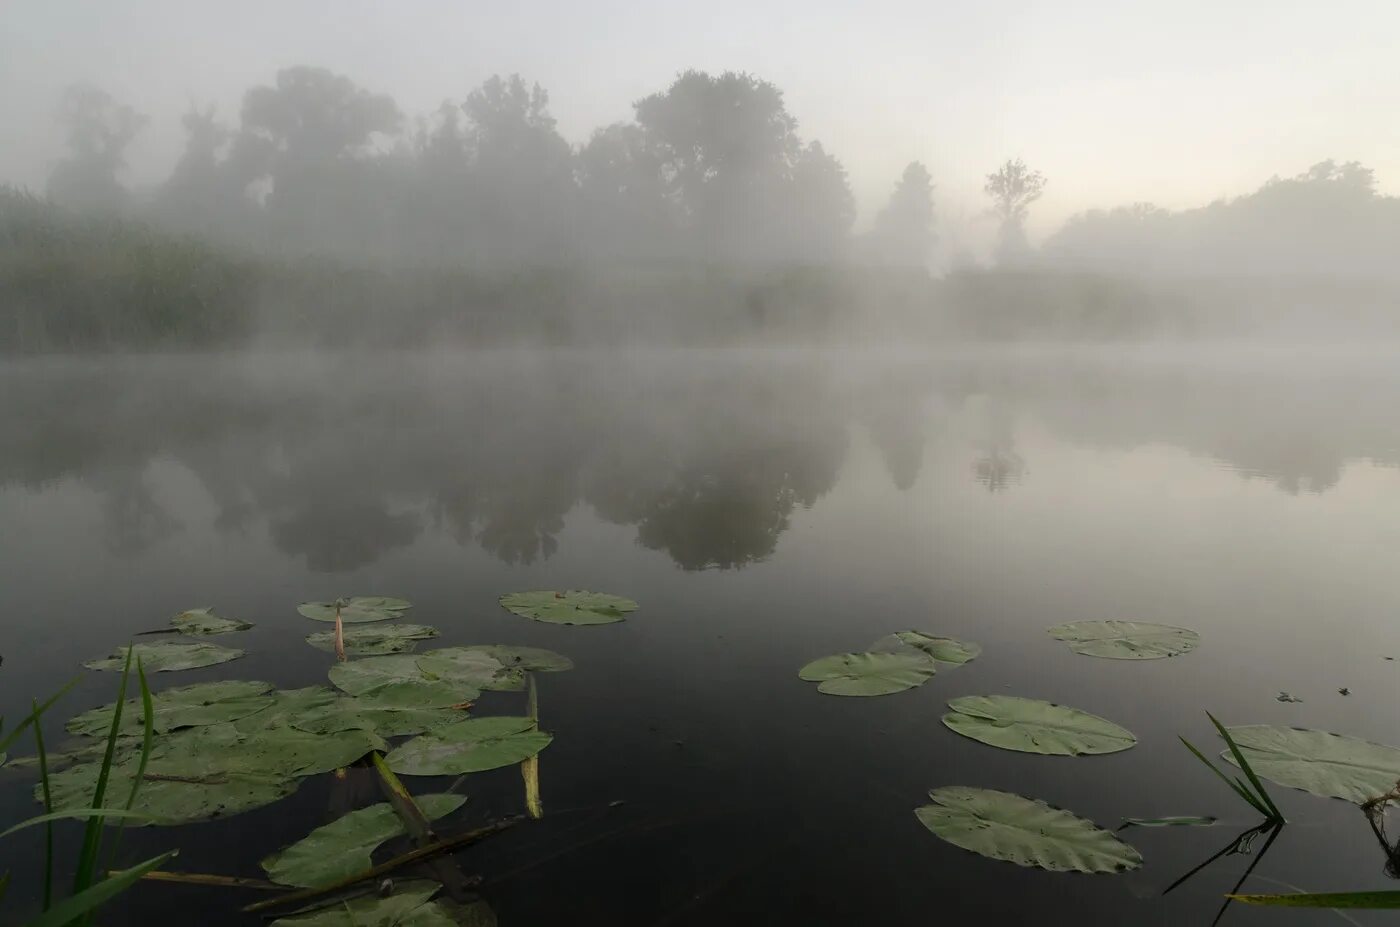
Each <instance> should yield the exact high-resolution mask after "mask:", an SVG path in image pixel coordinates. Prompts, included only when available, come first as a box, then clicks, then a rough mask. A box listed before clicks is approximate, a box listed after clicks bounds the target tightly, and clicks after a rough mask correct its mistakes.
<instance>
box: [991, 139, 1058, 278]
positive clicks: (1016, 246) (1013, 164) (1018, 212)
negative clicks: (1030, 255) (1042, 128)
mask: <svg viewBox="0 0 1400 927" xmlns="http://www.w3.org/2000/svg"><path fill="white" fill-rule="evenodd" d="M982 189H983V192H985V193H986V194H987V195H988V196H990V197H991V198H992V214H993V215H995V216H996V217H997V220H998V221H999V222H1000V228H999V230H998V235H999V240H998V244H997V260H998V261H999V262H1001V263H1012V262H1015V261H1018V260H1020V259H1021V258H1022V257H1024V256H1025V254H1026V253H1027V252H1028V251H1029V250H1030V246H1029V245H1028V244H1027V242H1026V228H1025V223H1026V215H1027V213H1028V212H1029V211H1030V205H1031V203H1034V202H1035V201H1036V200H1038V199H1040V195H1041V194H1042V193H1044V192H1045V175H1043V174H1041V173H1040V171H1033V170H1031V169H1030V168H1028V167H1026V163H1025V162H1024V161H1022V160H1021V159H1020V158H1016V159H1014V160H1010V161H1007V162H1006V163H1005V164H1003V165H1002V166H1001V167H1000V168H998V169H997V170H996V171H995V172H993V173H991V174H988V175H987V184H986V186H984V187H983V188H982Z"/></svg>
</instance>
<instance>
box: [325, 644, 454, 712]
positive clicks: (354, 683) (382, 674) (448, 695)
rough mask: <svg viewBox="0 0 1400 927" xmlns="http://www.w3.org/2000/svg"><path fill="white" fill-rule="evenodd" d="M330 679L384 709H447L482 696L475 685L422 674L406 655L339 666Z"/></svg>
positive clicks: (332, 669)
mask: <svg viewBox="0 0 1400 927" xmlns="http://www.w3.org/2000/svg"><path fill="white" fill-rule="evenodd" d="M330 678H331V682H332V683H334V684H335V686H336V688H338V689H340V690H341V691H342V692H346V693H348V694H350V695H355V696H360V697H364V698H372V699H374V700H375V701H376V702H378V703H379V704H380V705H381V706H382V707H384V708H450V707H451V706H453V705H458V704H461V703H462V702H469V701H471V700H472V699H475V698H479V697H480V696H481V690H480V687H478V686H473V685H470V684H468V683H464V682H462V681H461V680H460V679H442V678H439V677H436V676H430V675H428V674H426V673H424V672H423V671H422V670H421V669H419V667H418V658H416V657H412V656H408V655H406V654H403V655H397V656H388V657H365V658H363V659H360V660H351V661H350V662H348V663H338V664H336V665H335V666H333V667H331V671H330Z"/></svg>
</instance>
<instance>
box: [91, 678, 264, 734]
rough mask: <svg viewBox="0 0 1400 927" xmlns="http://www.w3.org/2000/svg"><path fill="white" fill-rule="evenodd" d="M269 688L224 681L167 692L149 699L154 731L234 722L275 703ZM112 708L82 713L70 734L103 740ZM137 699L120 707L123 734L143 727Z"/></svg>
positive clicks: (108, 729) (237, 681) (108, 725)
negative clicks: (101, 738)
mask: <svg viewBox="0 0 1400 927" xmlns="http://www.w3.org/2000/svg"><path fill="white" fill-rule="evenodd" d="M271 691H272V684H271V683H268V682H251V681H240V680H227V681H220V682H200V683H195V684H194V685H192V686H180V687H178V688H174V689H166V690H165V691H163V692H158V693H156V694H155V695H153V696H152V697H151V710H152V719H153V722H154V723H153V727H154V729H155V731H156V733H158V734H164V733H166V732H168V731H173V730H176V729H177V728H182V727H199V726H201V725H205V724H217V723H219V722H221V721H237V720H238V719H240V718H246V717H248V716H249V715H253V714H257V713H258V712H260V711H264V710H265V709H267V708H268V707H270V706H272V705H273V704H275V703H276V699H275V698H274V697H273V696H272V695H270V694H269V693H270V692H271ZM115 708H116V706H115V705H103V706H102V707H101V708H94V709H92V710H91V711H85V712H83V713H82V714H80V715H78V716H77V717H75V718H73V719H71V720H70V721H69V722H68V725H67V728H68V731H69V732H70V733H73V734H83V735H87V736H95V737H105V736H106V734H107V732H108V731H110V730H111V728H112V713H113V711H114V710H115ZM144 714H145V711H144V708H143V707H142V704H141V700H140V699H128V700H127V702H126V704H125V705H124V706H123V707H122V730H123V731H125V732H127V733H135V732H136V731H139V730H141V728H142V727H144V725H145V720H144Z"/></svg>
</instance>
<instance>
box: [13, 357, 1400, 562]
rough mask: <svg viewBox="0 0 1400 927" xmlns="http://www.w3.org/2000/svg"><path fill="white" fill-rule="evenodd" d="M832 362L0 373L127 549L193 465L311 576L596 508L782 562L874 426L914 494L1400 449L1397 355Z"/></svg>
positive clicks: (19, 471) (1246, 469)
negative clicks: (1044, 473)
mask: <svg viewBox="0 0 1400 927" xmlns="http://www.w3.org/2000/svg"><path fill="white" fill-rule="evenodd" d="M830 360H831V359H830V358H827V359H826V361H820V360H818V359H813V358H806V359H793V358H787V359H775V358H773V357H763V356H759V355H752V356H748V357H721V356H712V357H709V358H695V357H671V358H660V359H657V358H653V359H651V360H646V359H642V360H638V359H635V358H634V359H629V360H625V361H623V360H618V359H611V360H605V359H601V358H599V357H596V356H595V357H592V358H589V357H568V356H564V357H560V358H545V357H544V356H542V355H541V356H530V355H518V356H507V355H501V356H492V357H487V356H482V357H474V358H470V359H461V358H458V359H443V358H438V359H436V360H434V359H430V358H415V357H414V356H412V355H404V356H400V357H397V358H392V359H390V360H388V361H378V362H376V364H374V365H371V364H368V363H367V362H365V360H364V359H349V358H338V359H327V358H318V359H312V360H310V361H307V360H305V359H283V360H271V361H262V360H259V361H251V360H248V359H242V360H239V359H197V358H177V359H163V360H149V361H142V362H139V363H136V362H120V363H107V364H102V365H95V364H91V363H72V364H68V363H55V362H50V363H41V364H33V365H28V364H18V365H14V366H13V367H12V368H11V369H9V370H7V371H6V372H5V373H4V375H3V377H4V382H3V384H0V385H2V386H3V387H4V390H3V400H0V486H7V487H23V488H25V489H28V490H39V491H41V490H43V489H45V488H46V487H50V486H52V485H54V484H56V483H58V482H59V481H63V480H71V481H75V482H76V483H77V484H79V485H81V486H82V487H83V488H84V489H86V490H88V491H90V492H92V493H94V494H95V495H96V497H97V498H98V500H99V503H98V512H99V519H100V525H101V528H100V530H101V533H102V538H103V540H104V542H105V544H106V545H107V547H108V548H110V549H111V550H113V551H117V552H121V553H123V554H133V555H134V554H139V553H140V552H141V551H143V550H146V549H148V548H149V547H151V546H152V545H154V544H157V543H159V542H161V541H163V540H167V539H169V538H171V537H172V536H174V535H176V534H177V533H178V532H180V531H182V530H184V527H183V526H184V520H183V517H184V513H183V511H182V510H181V508H180V506H181V505H182V504H184V503H183V502H181V501H180V500H179V499H174V500H172V496H171V493H170V492H168V491H167V490H168V487H167V486H166V485H165V483H166V474H167V472H168V471H169V469H170V467H169V465H171V464H174V465H177V466H178V467H180V468H183V469H184V470H186V471H188V473H189V474H192V475H193V477H194V479H195V480H197V481H198V484H199V486H200V487H201V488H202V489H203V491H204V492H205V493H206V494H207V499H208V501H209V503H210V504H212V506H213V507H214V510H215V511H214V516H213V526H214V529H215V530H216V531H219V532H226V533H246V532H249V531H253V530H261V526H264V525H265V528H266V531H267V532H268V535H269V536H270V538H271V539H272V541H273V543H274V544H275V545H276V547H277V549H278V550H279V551H281V552H282V553H283V554H285V555H287V556H289V557H293V558H297V559H300V560H301V561H304V563H305V564H306V566H307V568H309V569H310V570H313V571H317V572H340V571H348V570H354V569H357V568H360V567H363V566H365V565H368V564H371V563H373V562H375V561H376V560H377V559H379V558H380V557H382V556H384V555H385V554H386V553H388V552H390V551H392V550H395V549H399V548H404V547H407V546H408V545H411V544H412V543H414V541H415V540H416V539H418V538H419V537H420V536H422V534H423V533H424V532H425V531H429V530H432V531H438V532H442V533H445V534H446V535H448V536H450V537H452V538H454V539H455V540H456V541H457V542H458V543H460V544H463V545H468V544H473V545H479V546H480V547H481V548H483V549H484V550H486V551H488V552H490V553H491V554H492V555H494V556H495V557H497V558H499V559H500V560H501V561H503V562H505V563H510V564H529V563H534V562H537V561H540V560H544V559H547V558H549V557H550V556H551V555H552V554H554V553H555V552H556V551H557V549H558V546H559V537H560V533H561V531H562V530H563V528H564V525H565V521H566V517H567V516H568V515H569V513H570V512H571V511H573V510H574V508H575V507H576V506H579V505H585V506H588V507H590V508H591V509H592V510H593V511H594V512H596V513H597V515H598V516H600V517H601V518H602V519H604V520H605V521H607V522H611V523H614V524H617V525H623V526H630V527H632V528H633V529H634V530H635V537H636V541H637V543H639V544H640V545H642V546H644V547H646V548H649V549H653V550H657V551H662V552H665V553H666V554H667V555H668V556H669V557H670V558H671V559H672V560H673V561H674V562H675V563H676V564H677V565H678V566H679V567H681V568H683V569H686V570H702V569H716V568H717V569H737V568H741V567H744V566H745V565H748V564H751V563H754V562H757V561H762V560H764V559H765V558H767V557H770V556H771V555H772V554H773V553H774V551H775V550H776V549H777V547H778V544H779V541H780V538H781V537H782V535H783V534H784V532H785V531H787V529H788V527H789V525H790V523H791V519H792V517H793V514H794V512H796V511H797V510H798V509H799V508H804V507H811V506H813V505H815V504H817V503H818V501H819V500H820V499H821V498H822V496H823V495H825V494H826V493H827V492H829V491H830V490H831V489H832V487H833V486H834V485H835V483H836V481H837V479H838V475H839V474H840V472H841V469H842V466H843V463H844V462H845V461H846V460H847V457H848V450H849V445H850V440H851V437H852V435H853V434H861V435H863V436H865V437H866V438H868V440H869V442H870V444H871V445H872V446H873V448H874V449H875V451H876V452H877V453H878V455H879V457H880V459H881V460H882V462H883V465H884V468H885V470H886V471H887V473H888V477H889V480H890V482H891V483H892V484H893V486H894V487H895V488H896V489H897V490H899V491H901V492H912V491H916V490H917V488H918V484H919V481H920V479H921V478H924V477H925V476H926V473H927V471H928V470H929V468H930V467H931V466H932V464H931V461H935V460H944V459H949V460H951V459H955V457H956V455H966V456H964V457H963V458H962V459H963V460H964V461H969V460H970V461H971V463H970V466H969V465H968V464H963V466H969V470H970V475H971V478H972V479H974V480H975V481H976V482H977V483H979V484H981V485H982V486H984V487H985V488H986V489H987V490H988V491H989V492H992V493H999V492H1003V491H1005V490H1007V489H1008V488H1010V487H1012V486H1015V485H1016V484H1017V483H1018V482H1020V481H1021V480H1022V479H1023V477H1024V474H1025V472H1026V470H1027V467H1028V461H1027V456H1031V457H1032V458H1033V456H1034V453H1035V447H1036V444H1035V442H1033V441H1032V442H1030V443H1028V442H1027V440H1026V438H1025V433H1026V429H1027V428H1031V429H1033V430H1034V431H1035V432H1036V433H1043V432H1048V434H1049V435H1051V436H1052V437H1053V438H1054V439H1055V440H1057V441H1061V442H1067V443H1071V444H1077V445H1081V446H1088V447H1095V448H1106V449H1131V448H1135V447H1140V446H1143V445H1151V444H1159V445H1160V444H1166V445H1171V446H1174V447H1178V448H1181V449H1184V450H1186V451H1188V452H1190V453H1192V454H1194V455H1197V456H1199V457H1201V458H1204V459H1212V460H1217V461H1220V462H1221V465H1222V466H1225V467H1228V468H1229V469H1232V470H1234V471H1235V472H1237V473H1239V474H1240V475H1241V476H1242V477H1244V478H1247V479H1251V480H1255V479H1258V480H1267V481H1269V482H1270V483H1272V484H1273V485H1275V486H1277V487H1278V488H1279V489H1280V490H1282V491H1284V492H1288V493H1300V492H1316V493H1320V492H1326V491H1328V490H1330V489H1332V488H1333V487H1335V486H1336V485H1337V484H1338V482H1339V481H1340V480H1341V478H1342V474H1343V470H1344V467H1345V465H1346V464H1347V463H1348V462H1349V461H1353V460H1357V459H1367V460H1370V461H1372V462H1374V463H1378V464H1383V465H1387V466H1396V465H1400V420H1397V419H1396V418H1395V417H1394V416H1393V414H1392V413H1393V408H1394V405H1393V398H1394V395H1395V392H1396V391H1395V389H1394V387H1395V385H1396V384H1395V381H1394V380H1393V379H1392V378H1391V377H1389V376H1386V375H1383V374H1379V373H1377V372H1376V371H1371V372H1370V373H1365V372H1364V371H1348V370H1345V369H1343V370H1338V369H1336V368H1329V369H1327V370H1325V371H1321V372H1319V371H1306V370H1298V369H1284V370H1280V369H1272V370H1267V371H1261V370H1258V369H1253V370H1249V371H1238V370H1237V371H1230V370H1227V369H1210V370H1206V371H1202V370H1200V369H1196V368H1183V367H1181V366H1170V365H1165V366H1160V367H1153V368H1147V369H1138V368H1132V367H1129V366H1120V365H1111V364H1104V363H1100V364H1087V365H1079V366H1075V365H1065V364H1063V363H1057V364H1053V365H1052V364H1049V363H1026V362H1024V361H1018V362H1010V361H999V362H990V361H981V362H978V363H972V362H968V361H949V360H948V359H946V358H945V359H942V360H937V359H932V358H925V359H919V360H911V359H907V358H906V359H905V360H903V361H901V362H898V363H889V362H883V361H882V362H872V361H870V360H869V359H867V360H865V361H859V362H856V361H851V362H847V361H845V360H842V361H841V362H840V363H831V362H830ZM1392 376H1393V375H1392ZM852 426H859V427H858V428H853V427H852ZM964 472H968V471H964ZM1044 489H1045V491H1053V487H1052V486H1047V487H1044Z"/></svg>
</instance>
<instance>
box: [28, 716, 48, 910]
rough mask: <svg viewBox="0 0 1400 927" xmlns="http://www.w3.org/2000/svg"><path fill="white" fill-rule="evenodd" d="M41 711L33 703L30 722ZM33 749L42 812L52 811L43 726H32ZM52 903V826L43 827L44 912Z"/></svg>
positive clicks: (35, 718)
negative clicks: (41, 798) (36, 755)
mask: <svg viewBox="0 0 1400 927" xmlns="http://www.w3.org/2000/svg"><path fill="white" fill-rule="evenodd" d="M41 710H42V709H40V707H39V705H38V704H37V703H35V705H34V713H33V714H32V715H30V716H29V717H30V719H31V720H36V721H37V719H38V717H39V714H40V712H41ZM34 749H35V751H36V752H37V753H38V755H39V787H40V790H41V792H42V793H43V796H44V812H45V813H48V812H51V811H53V790H52V788H51V787H50V785H49V754H48V751H47V750H46V749H45V748H44V726H43V725H42V724H38V723H36V724H35V725H34ZM52 903H53V824H45V825H44V910H45V911H47V910H48V909H49V905H50V904H52Z"/></svg>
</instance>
